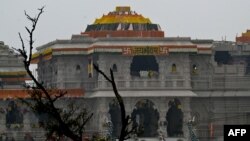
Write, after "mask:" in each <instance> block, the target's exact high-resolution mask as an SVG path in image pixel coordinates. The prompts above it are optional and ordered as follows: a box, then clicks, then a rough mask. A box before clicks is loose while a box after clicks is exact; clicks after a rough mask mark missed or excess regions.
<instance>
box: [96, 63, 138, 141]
mask: <svg viewBox="0 0 250 141" xmlns="http://www.w3.org/2000/svg"><path fill="white" fill-rule="evenodd" d="M94 68H95V70H96V71H97V72H98V73H100V74H101V75H102V76H104V78H105V79H106V80H107V81H108V82H110V83H111V84H112V88H113V92H114V94H115V97H116V100H117V101H118V103H119V106H120V110H121V122H122V127H121V133H120V136H119V141H124V140H126V139H129V138H130V135H131V134H133V133H135V131H136V126H133V127H132V128H129V125H130V124H131V122H132V120H131V117H130V116H129V115H126V109H125V105H124V101H123V99H122V97H121V95H120V94H119V92H118V89H117V86H116V83H115V78H114V74H113V70H112V69H110V77H108V76H107V75H106V74H105V73H104V72H103V71H102V70H100V69H99V67H98V66H97V65H95V64H94Z"/></svg>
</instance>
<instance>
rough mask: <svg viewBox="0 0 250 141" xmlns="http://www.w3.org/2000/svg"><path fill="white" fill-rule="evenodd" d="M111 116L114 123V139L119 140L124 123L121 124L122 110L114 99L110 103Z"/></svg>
mask: <svg viewBox="0 0 250 141" xmlns="http://www.w3.org/2000/svg"><path fill="white" fill-rule="evenodd" d="M109 114H110V118H111V123H112V125H111V126H112V138H118V137H119V135H120V132H121V127H122V122H121V110H120V107H119V104H118V102H117V101H116V100H115V99H113V100H112V102H111V103H109Z"/></svg>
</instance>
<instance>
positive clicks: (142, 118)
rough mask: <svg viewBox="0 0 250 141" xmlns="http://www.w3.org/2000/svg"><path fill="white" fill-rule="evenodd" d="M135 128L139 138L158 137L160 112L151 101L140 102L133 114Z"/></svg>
mask: <svg viewBox="0 0 250 141" xmlns="http://www.w3.org/2000/svg"><path fill="white" fill-rule="evenodd" d="M131 117H132V120H133V126H136V127H137V130H136V132H137V135H138V136H139V137H156V136H157V135H158V133H157V130H158V121H159V112H158V111H157V109H155V108H154V103H153V102H152V101H150V100H147V99H146V100H140V101H138V102H137V103H136V105H135V109H134V110H133V112H132V115H131Z"/></svg>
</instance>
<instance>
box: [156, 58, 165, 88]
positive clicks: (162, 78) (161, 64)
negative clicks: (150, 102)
mask: <svg viewBox="0 0 250 141" xmlns="http://www.w3.org/2000/svg"><path fill="white" fill-rule="evenodd" d="M157 62H158V64H159V80H160V86H161V88H164V87H165V71H166V62H165V60H163V59H161V58H160V59H159V60H158V61H157Z"/></svg>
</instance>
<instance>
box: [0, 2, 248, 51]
mask: <svg viewBox="0 0 250 141" xmlns="http://www.w3.org/2000/svg"><path fill="white" fill-rule="evenodd" d="M44 5H45V6H46V7H45V13H44V14H43V15H42V16H41V18H40V21H39V24H38V26H37V30H36V32H35V39H36V42H35V45H36V46H39V45H42V44H45V43H48V42H50V41H53V40H56V39H70V38H71V35H72V34H79V33H80V32H82V31H84V30H85V28H86V26H87V25H88V24H91V23H93V22H94V20H95V18H99V17H101V16H102V15H103V14H104V13H105V14H107V13H108V12H109V11H113V10H114V9H115V7H116V6H123V5H124V6H128V5H129V6H131V9H132V10H134V11H136V12H137V13H139V14H142V15H144V16H145V17H148V18H150V19H151V21H152V22H153V23H158V24H160V26H161V28H162V29H163V30H164V31H165V36H166V37H173V36H184V37H191V38H193V39H196V38H197V39H214V40H221V39H222V37H225V36H226V39H227V40H231V41H234V40H235V37H236V35H237V34H238V35H240V34H241V33H242V32H245V31H246V30H247V29H250V10H249V9H250V0H1V3H0V40H2V41H4V42H5V44H8V45H9V46H12V47H19V46H20V41H19V38H18V32H21V33H22V35H23V36H25V35H27V34H26V32H25V30H24V26H26V25H30V24H29V23H28V22H27V20H26V18H25V16H24V10H26V11H27V12H28V13H29V14H30V15H34V14H36V13H37V12H38V11H37V8H40V7H42V6H44ZM26 38H27V37H26Z"/></svg>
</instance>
